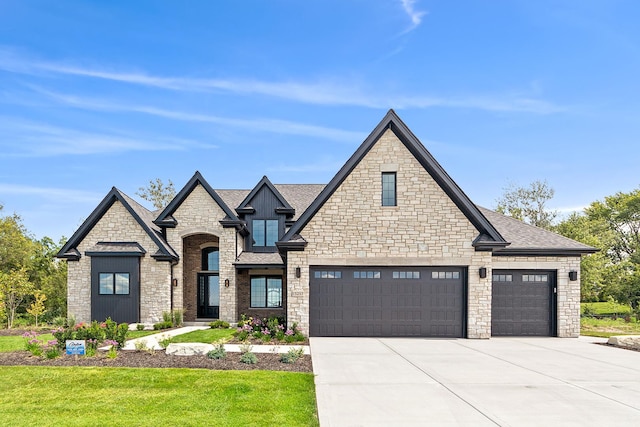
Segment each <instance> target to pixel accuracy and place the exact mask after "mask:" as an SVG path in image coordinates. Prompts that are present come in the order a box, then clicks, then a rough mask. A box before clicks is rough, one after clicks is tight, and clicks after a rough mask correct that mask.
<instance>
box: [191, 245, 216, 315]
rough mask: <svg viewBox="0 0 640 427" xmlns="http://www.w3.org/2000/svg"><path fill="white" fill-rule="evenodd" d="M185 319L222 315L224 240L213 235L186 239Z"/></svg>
mask: <svg viewBox="0 0 640 427" xmlns="http://www.w3.org/2000/svg"><path fill="white" fill-rule="evenodd" d="M182 247H183V258H182V259H183V263H184V264H183V265H184V269H183V278H182V280H183V283H184V287H183V304H184V320H186V321H189V322H193V321H196V320H201V319H202V320H205V319H217V318H219V317H220V272H219V270H220V251H219V249H220V240H219V238H218V237H217V236H215V235H213V234H204V233H203V234H194V235H191V236H187V237H185V238H184V239H183V246H182Z"/></svg>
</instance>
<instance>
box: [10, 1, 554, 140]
mask: <svg viewBox="0 0 640 427" xmlns="http://www.w3.org/2000/svg"><path fill="white" fill-rule="evenodd" d="M407 4H409V5H410V7H411V8H412V7H413V3H412V2H409V3H407ZM411 10H413V9H411ZM420 13H421V12H413V14H414V15H412V16H415V18H412V19H417V20H418V21H419V20H420V17H421V15H420ZM4 52H5V50H2V49H0V69H1V70H5V71H9V72H13V73H23V74H42V73H54V74H56V75H67V76H80V77H88V78H95V79H101V80H107V81H112V82H119V83H126V84H133V85H142V86H148V87H156V88H162V89H165V90H173V91H194V92H226V93H232V94H236V95H260V96H267V97H274V98H279V99H284V100H288V101H294V102H300V103H306V104H313V105H332V106H356V107H366V108H376V109H388V108H396V109H409V108H434V107H448V108H469V109H477V110H484V111H500V112H524V113H534V114H551V113H557V112H562V111H565V110H566V109H565V108H564V107H561V106H557V105H555V104H553V103H551V102H548V101H544V100H541V99H536V98H531V97H528V96H523V95H519V94H515V95H514V94H504V95H467V96H427V95H420V94H417V95H396V94H384V93H381V89H380V88H379V87H376V88H375V90H374V88H367V87H361V85H359V84H357V83H354V82H344V81H342V82H341V81H330V80H321V81H316V82H294V81H282V82H269V81H260V80H255V79H233V78H232V79H201V78H186V77H159V76H152V75H149V74H147V73H144V72H121V71H120V72H119V71H104V70H100V69H91V68H83V67H77V66H70V65H64V64H55V63H50V62H42V61H28V60H24V59H20V58H17V57H16V56H15V55H9V56H7V55H4ZM149 111H150V112H151V110H149ZM156 112H157V111H156ZM279 124H282V123H279ZM294 128H295V127H294Z"/></svg>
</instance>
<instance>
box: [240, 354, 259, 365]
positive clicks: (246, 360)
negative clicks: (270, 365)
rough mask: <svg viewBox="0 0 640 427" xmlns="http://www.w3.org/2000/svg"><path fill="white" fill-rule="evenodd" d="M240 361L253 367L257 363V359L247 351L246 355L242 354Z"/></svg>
mask: <svg viewBox="0 0 640 427" xmlns="http://www.w3.org/2000/svg"><path fill="white" fill-rule="evenodd" d="M240 361H241V362H242V363H246V364H249V365H255V364H256V363H258V357H257V356H256V355H255V354H253V353H251V352H250V351H248V352H246V353H242V356H240Z"/></svg>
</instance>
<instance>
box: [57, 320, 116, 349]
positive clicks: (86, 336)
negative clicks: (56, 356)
mask: <svg viewBox="0 0 640 427" xmlns="http://www.w3.org/2000/svg"><path fill="white" fill-rule="evenodd" d="M128 333H129V325H128V324H126V323H120V324H118V323H116V322H114V321H113V320H111V319H110V318H108V319H107V320H105V321H104V322H103V323H98V322H96V321H93V322H91V323H90V324H85V323H78V324H77V325H76V324H75V320H74V319H73V318H70V319H69V321H68V323H67V326H65V327H62V328H57V329H55V330H54V331H53V336H54V337H55V339H56V341H57V347H58V349H59V350H64V349H65V346H66V341H67V340H85V341H86V342H87V348H91V347H93V348H97V347H98V346H99V344H100V343H101V342H103V341H104V340H105V339H107V340H114V341H116V342H117V343H118V345H119V346H120V347H122V346H123V345H124V342H125V341H126V339H127V334H128Z"/></svg>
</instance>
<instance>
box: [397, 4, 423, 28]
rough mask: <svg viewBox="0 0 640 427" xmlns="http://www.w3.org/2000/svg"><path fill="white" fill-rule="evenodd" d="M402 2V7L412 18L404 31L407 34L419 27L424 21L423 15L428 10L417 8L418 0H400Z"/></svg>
mask: <svg viewBox="0 0 640 427" xmlns="http://www.w3.org/2000/svg"><path fill="white" fill-rule="evenodd" d="M400 3H401V4H402V8H403V9H404V11H405V13H406V14H407V16H409V19H410V20H411V25H410V26H409V27H408V28H407V29H406V30H404V31H403V32H402V33H403V34H406V33H408V32H410V31H413V30H415V29H416V28H418V26H419V25H420V24H421V23H422V17H423V16H424V15H426V14H427V12H426V11H418V10H415V8H414V5H415V3H416V0H400Z"/></svg>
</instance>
